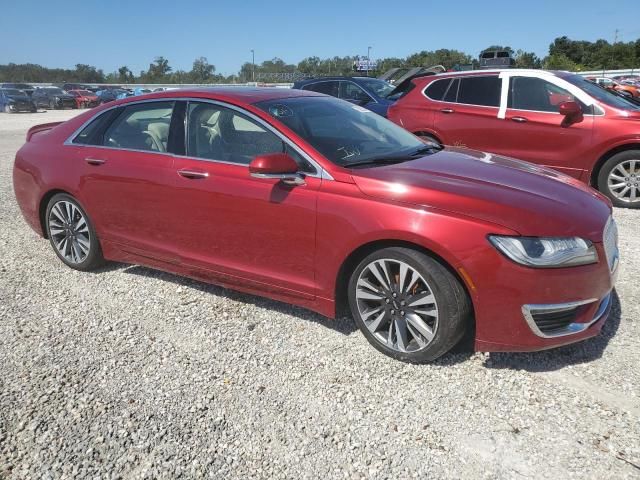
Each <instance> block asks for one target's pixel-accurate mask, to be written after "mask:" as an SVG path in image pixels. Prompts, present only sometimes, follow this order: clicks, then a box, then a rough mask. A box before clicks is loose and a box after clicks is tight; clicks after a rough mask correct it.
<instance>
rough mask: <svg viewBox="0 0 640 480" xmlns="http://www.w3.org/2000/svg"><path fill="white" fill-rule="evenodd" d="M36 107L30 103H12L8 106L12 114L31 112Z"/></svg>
mask: <svg viewBox="0 0 640 480" xmlns="http://www.w3.org/2000/svg"><path fill="white" fill-rule="evenodd" d="M35 109H36V106H35V104H34V103H32V102H13V103H10V104H9V110H10V111H12V112H32V111H34V110H35Z"/></svg>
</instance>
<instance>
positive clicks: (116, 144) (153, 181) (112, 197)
mask: <svg viewBox="0 0 640 480" xmlns="http://www.w3.org/2000/svg"><path fill="white" fill-rule="evenodd" d="M176 103H178V104H180V103H179V102H174V101H166V100H163V101H145V102H141V103H134V104H128V105H126V106H123V107H119V108H114V109H111V110H108V111H106V112H105V113H103V114H102V115H101V116H99V117H98V118H97V119H96V120H94V121H93V122H92V123H90V124H89V125H88V126H87V127H85V129H84V130H83V131H82V132H80V134H79V135H78V136H77V137H76V138H75V139H74V140H73V141H72V142H71V143H70V144H68V148H71V149H75V153H74V155H75V159H76V162H77V165H78V166H79V167H78V168H80V169H81V175H80V177H81V185H82V187H81V201H82V202H83V203H84V205H85V207H86V208H87V210H88V211H89V214H90V215H91V217H92V218H93V219H94V223H95V224H96V228H97V229H98V235H99V236H100V238H101V240H103V241H106V242H112V243H113V244H115V245H117V246H118V247H119V248H120V249H121V250H124V251H126V252H129V253H132V254H136V255H141V256H144V257H148V258H156V259H159V260H162V261H167V262H171V263H177V262H178V261H179V255H178V253H177V252H176V251H175V250H174V249H173V247H174V246H173V245H172V244H171V243H170V242H169V241H168V238H169V231H170V230H171V229H173V228H176V224H175V223H174V219H172V218H170V217H169V216H167V210H168V208H169V206H170V205H171V204H172V202H173V201H174V200H175V195H174V194H173V192H172V190H171V188H172V180H173V176H174V174H175V169H174V168H173V155H172V154H171V153H169V149H170V145H169V141H168V137H169V126H170V122H171V118H172V115H173V114H175V113H176V111H177V110H179V108H177V107H175V105H176ZM182 106H183V109H184V104H182Z"/></svg>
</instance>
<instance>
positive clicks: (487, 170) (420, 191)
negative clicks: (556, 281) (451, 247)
mask: <svg viewBox="0 0 640 480" xmlns="http://www.w3.org/2000/svg"><path fill="white" fill-rule="evenodd" d="M351 173H352V176H353V179H354V181H355V183H356V185H357V186H358V188H360V190H361V191H362V192H363V193H364V194H365V195H368V196H372V197H376V198H382V199H386V200H393V201H400V202H407V203H411V204H415V205H422V206H426V207H433V208H438V209H441V210H447V211H450V212H455V213H457V214H460V215H465V216H469V217H474V218H477V219H479V220H483V221H486V222H490V223H494V224H498V225H501V226H503V227H507V228H509V229H511V230H514V231H516V232H518V233H519V234H521V235H530V236H573V235H576V236H582V237H585V238H588V239H591V240H593V241H601V240H602V231H603V227H604V224H605V223H606V221H607V218H608V217H609V215H610V214H611V206H610V203H609V201H608V200H607V199H606V198H605V197H604V196H602V195H601V194H600V193H598V192H596V191H595V190H593V189H592V188H590V187H588V186H587V185H585V184H583V183H582V182H580V181H578V180H576V179H574V178H571V177H569V176H566V175H564V174H561V173H558V172H555V171H553V170H550V169H546V168H542V167H539V166H537V165H533V164H531V163H527V162H521V161H518V160H514V159H511V158H506V157H501V156H498V155H493V154H489V153H483V152H477V151H474V150H468V149H463V148H446V149H444V150H442V151H440V152H437V153H434V154H432V155H428V156H425V157H421V158H418V159H416V160H411V161H408V162H404V163H400V164H396V165H387V166H380V167H374V168H367V169H353V170H351Z"/></svg>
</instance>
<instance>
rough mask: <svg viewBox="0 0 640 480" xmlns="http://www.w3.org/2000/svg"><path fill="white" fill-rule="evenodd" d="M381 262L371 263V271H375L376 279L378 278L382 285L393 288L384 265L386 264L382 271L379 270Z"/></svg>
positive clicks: (389, 288) (388, 288)
mask: <svg viewBox="0 0 640 480" xmlns="http://www.w3.org/2000/svg"><path fill="white" fill-rule="evenodd" d="M379 263H381V262H375V263H372V264H371V265H369V271H370V272H371V273H373V276H374V277H376V280H378V282H380V285H382V286H383V287H384V288H386V289H387V290H391V280H390V279H389V276H388V275H387V270H386V268H385V267H384V264H383V265H382V272H380V270H379V268H380V267H379V265H378V264H379Z"/></svg>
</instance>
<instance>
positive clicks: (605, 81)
mask: <svg viewBox="0 0 640 480" xmlns="http://www.w3.org/2000/svg"><path fill="white" fill-rule="evenodd" d="M589 80H590V81H592V82H594V83H597V84H598V85H601V86H603V87H604V88H606V89H608V90H613V91H616V92H618V93H621V94H623V95H624V94H626V95H629V96H631V97H635V98H639V97H640V89H639V88H638V87H636V86H635V85H629V84H625V83H621V82H618V81H616V80H613V79H611V78H606V77H595V78H594V77H591V78H589Z"/></svg>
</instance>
